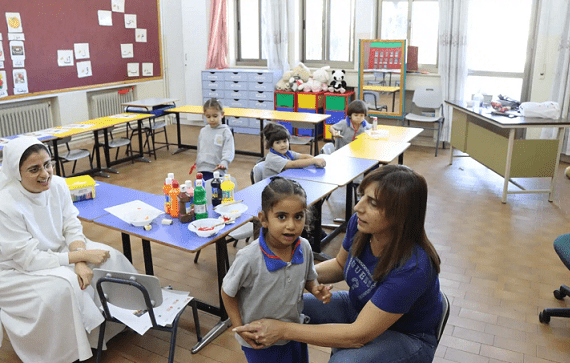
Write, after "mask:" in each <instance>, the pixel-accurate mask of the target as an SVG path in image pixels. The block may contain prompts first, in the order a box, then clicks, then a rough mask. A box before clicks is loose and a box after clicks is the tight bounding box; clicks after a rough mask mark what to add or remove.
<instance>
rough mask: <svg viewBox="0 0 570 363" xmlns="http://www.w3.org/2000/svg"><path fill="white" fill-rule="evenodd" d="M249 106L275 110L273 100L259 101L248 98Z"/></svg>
mask: <svg viewBox="0 0 570 363" xmlns="http://www.w3.org/2000/svg"><path fill="white" fill-rule="evenodd" d="M248 102H249V103H248V106H247V107H248V108H257V109H260V110H273V101H257V100H248Z"/></svg>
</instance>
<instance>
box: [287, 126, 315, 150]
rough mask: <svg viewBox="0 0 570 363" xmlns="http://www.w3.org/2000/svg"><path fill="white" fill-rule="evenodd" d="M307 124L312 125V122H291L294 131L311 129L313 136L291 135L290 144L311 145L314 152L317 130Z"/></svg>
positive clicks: (310, 148)
mask: <svg viewBox="0 0 570 363" xmlns="http://www.w3.org/2000/svg"><path fill="white" fill-rule="evenodd" d="M307 126H311V125H310V124H307V123H304V122H291V127H293V133H294V134H295V133H296V132H297V130H310V131H311V136H297V135H291V139H290V140H289V144H290V145H309V150H311V153H312V152H313V143H314V142H315V135H313V134H314V132H315V130H314V129H313V128H310V129H308V128H307Z"/></svg>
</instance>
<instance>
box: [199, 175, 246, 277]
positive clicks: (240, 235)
mask: <svg viewBox="0 0 570 363" xmlns="http://www.w3.org/2000/svg"><path fill="white" fill-rule="evenodd" d="M230 180H231V181H232V182H234V184H235V189H234V192H237V190H238V186H237V181H236V178H234V177H233V176H232V177H230ZM204 189H206V200H208V204H212V179H210V180H207V181H206V183H205V185H204ZM228 237H229V238H227V239H226V242H227V243H232V242H233V244H234V247H236V246H237V243H238V241H239V240H242V239H245V242H246V243H247V242H249V239H250V238H251V237H253V223H251V222H247V223H245V224H244V225H243V226H241V227H239V228H237V229H235V230H234V231H232V232H230V233H229V234H228ZM200 252H201V250H198V252H196V256H194V263H198V258H199V257H200ZM226 264H227V265H228V267H229V264H230V263H229V261H226Z"/></svg>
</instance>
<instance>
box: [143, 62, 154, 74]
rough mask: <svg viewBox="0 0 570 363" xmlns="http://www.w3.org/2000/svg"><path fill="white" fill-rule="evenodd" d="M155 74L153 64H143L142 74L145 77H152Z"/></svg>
mask: <svg viewBox="0 0 570 363" xmlns="http://www.w3.org/2000/svg"><path fill="white" fill-rule="evenodd" d="M153 72H154V67H153V63H143V64H142V74H143V76H147V77H152V76H153Z"/></svg>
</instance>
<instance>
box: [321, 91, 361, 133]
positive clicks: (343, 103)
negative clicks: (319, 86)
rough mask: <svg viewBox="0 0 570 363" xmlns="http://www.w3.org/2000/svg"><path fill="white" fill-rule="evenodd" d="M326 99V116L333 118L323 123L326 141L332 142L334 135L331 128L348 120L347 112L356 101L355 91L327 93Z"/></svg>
mask: <svg viewBox="0 0 570 363" xmlns="http://www.w3.org/2000/svg"><path fill="white" fill-rule="evenodd" d="M324 98H325V106H324V108H325V114H326V115H331V117H329V118H328V119H326V120H325V121H323V122H324V124H325V125H324V128H325V132H324V139H326V140H331V139H332V135H331V132H330V130H329V127H330V125H334V124H336V123H337V122H340V121H343V120H344V119H346V110H347V108H348V104H349V103H350V102H352V101H353V100H354V91H348V92H346V93H333V92H326V93H325V95H324Z"/></svg>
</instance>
